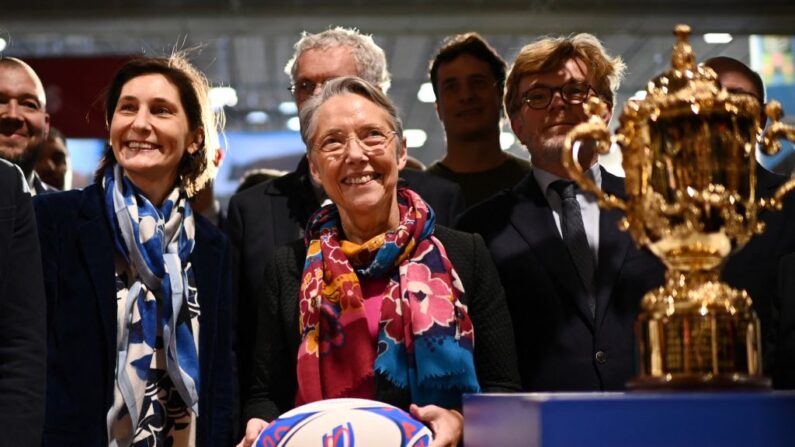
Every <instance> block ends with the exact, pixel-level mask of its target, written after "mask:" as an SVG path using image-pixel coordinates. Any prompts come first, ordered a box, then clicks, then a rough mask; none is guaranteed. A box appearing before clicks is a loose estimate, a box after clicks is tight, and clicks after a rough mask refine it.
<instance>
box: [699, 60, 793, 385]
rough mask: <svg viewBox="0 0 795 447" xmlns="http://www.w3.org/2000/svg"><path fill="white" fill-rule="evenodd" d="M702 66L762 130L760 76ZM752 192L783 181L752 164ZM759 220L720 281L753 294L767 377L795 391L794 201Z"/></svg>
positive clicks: (736, 64) (737, 64) (771, 190)
mask: <svg viewBox="0 0 795 447" xmlns="http://www.w3.org/2000/svg"><path fill="white" fill-rule="evenodd" d="M704 65H706V66H707V67H710V68H712V69H713V70H715V73H717V75H718V81H719V82H720V83H721V85H723V87H724V88H726V90H728V91H729V92H731V93H734V94H742V95H749V96H752V97H754V98H756V99H757V100H758V101H759V106H760V107H761V108H762V110H763V112H762V116H761V117H760V118H761V122H762V127H764V125H765V122H766V121H767V117H766V116H765V114H764V106H765V86H764V83H763V81H762V78H761V76H759V74H758V73H756V72H755V71H753V70H751V68H750V67H748V66H747V65H745V64H744V63H742V62H741V61H739V60H737V59H734V58H731V57H726V56H718V57H713V58H710V59H707V60H706V61H704ZM759 155H760V154H758V153H757V156H759ZM756 179H757V180H756V185H757V186H756V191H757V194H758V195H759V196H760V197H765V198H769V197H770V196H772V195H773V194H775V192H776V191H777V190H778V189H779V187H780V186H781V185H782V184H783V183H784V181H785V180H786V177H783V176H780V175H777V174H774V173H772V172H770V171H768V170H767V169H765V168H764V167H763V166H762V165H761V164H759V163H757V165H756ZM759 218H760V219H761V220H762V221H763V222H764V223H765V231H764V232H763V233H762V234H761V235H757V236H755V237H754V238H753V239H751V241H750V242H748V244H747V245H746V246H745V247H743V248H742V249H741V250H740V251H739V252H737V253H736V254H735V255H734V256H732V257H731V258H729V260H728V261H727V262H726V266H725V267H724V268H723V272H722V274H721V279H722V280H724V281H726V282H727V283H728V284H729V285H731V286H732V287H735V288H738V289H743V290H745V291H747V292H748V293H749V294H750V295H751V299H752V300H753V303H754V310H755V311H756V314H757V316H758V317H759V322H760V324H761V326H762V334H763V340H764V344H763V347H764V356H763V360H764V365H765V373H766V374H768V375H771V376H772V378H773V385H774V386H775V387H776V388H795V299H793V297H795V288H793V284H795V281H793V279H792V278H793V277H795V275H794V273H795V264H794V263H793V262H795V227H793V226H792V225H793V222H795V196H793V195H792V193H790V194H789V195H787V196H785V198H784V209H783V210H781V211H767V210H763V211H762V212H761V213H760V214H759Z"/></svg>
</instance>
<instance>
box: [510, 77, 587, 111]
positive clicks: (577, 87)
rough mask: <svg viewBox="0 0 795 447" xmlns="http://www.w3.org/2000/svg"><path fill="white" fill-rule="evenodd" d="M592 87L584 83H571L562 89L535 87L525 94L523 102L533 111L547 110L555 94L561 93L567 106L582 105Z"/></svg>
mask: <svg viewBox="0 0 795 447" xmlns="http://www.w3.org/2000/svg"><path fill="white" fill-rule="evenodd" d="M591 90H592V89H591V86H590V85H588V84H586V83H584V82H569V83H568V84H563V85H562V86H560V87H533V88H531V89H530V90H528V91H526V92H524V94H523V95H522V102H524V103H525V104H527V105H528V106H529V107H530V108H531V109H536V110H540V109H546V108H547V107H548V106H549V104H550V103H551V102H552V97H553V96H554V95H555V92H560V97H561V98H562V99H563V101H564V102H565V103H566V104H570V105H575V104H582V103H583V102H585V100H586V99H588V96H589V95H590V93H591Z"/></svg>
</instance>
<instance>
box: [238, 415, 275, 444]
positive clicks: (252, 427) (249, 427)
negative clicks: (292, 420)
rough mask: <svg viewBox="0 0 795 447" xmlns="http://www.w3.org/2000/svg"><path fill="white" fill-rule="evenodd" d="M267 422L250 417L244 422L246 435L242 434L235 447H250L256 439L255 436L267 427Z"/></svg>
mask: <svg viewBox="0 0 795 447" xmlns="http://www.w3.org/2000/svg"><path fill="white" fill-rule="evenodd" d="M268 425H269V424H268V422H266V421H265V420H262V419H258V418H251V419H249V420H248V422H247V423H246V435H245V436H243V439H242V440H241V441H240V442H239V443H238V444H237V447H251V446H252V445H253V444H254V441H256V440H257V436H259V434H260V433H261V432H262V430H265V428H267V427H268Z"/></svg>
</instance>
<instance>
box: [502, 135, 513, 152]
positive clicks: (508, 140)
mask: <svg viewBox="0 0 795 447" xmlns="http://www.w3.org/2000/svg"><path fill="white" fill-rule="evenodd" d="M515 142H516V137H515V136H513V133H511V132H500V148H502V150H504V151H507V150H508V149H510V148H511V146H513V143H515Z"/></svg>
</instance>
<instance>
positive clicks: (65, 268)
mask: <svg viewBox="0 0 795 447" xmlns="http://www.w3.org/2000/svg"><path fill="white" fill-rule="evenodd" d="M34 204H35V208H36V214H37V217H38V222H39V237H40V238H41V246H42V258H43V259H44V281H45V288H46V291H47V310H48V318H47V327H48V331H47V347H48V357H47V360H48V363H47V415H46V421H45V424H44V445H53V446H63V445H80V446H105V445H107V442H108V434H107V422H106V420H105V417H106V415H107V412H108V409H109V408H110V407H111V405H112V403H113V390H114V386H115V377H114V375H115V368H116V357H117V355H116V285H115V267H114V251H115V247H114V243H113V240H112V238H111V230H110V225H109V223H108V221H107V218H106V217H105V211H104V209H105V204H104V194H103V192H102V189H101V188H100V187H98V186H97V185H91V186H89V187H87V188H86V189H85V190H82V191H69V192H63V193H53V194H45V195H41V196H36V199H35V201H34ZM195 218H196V238H195V240H196V246H195V247H194V249H193V253H192V254H191V263H192V265H193V268H194V269H195V277H196V288H197V289H198V291H199V294H198V299H199V305H200V308H201V315H200V316H199V325H200V328H201V329H200V331H199V364H200V367H199V368H200V371H199V374H200V377H199V380H200V382H201V385H200V390H199V418H198V426H197V433H196V444H197V445H199V446H219V447H220V446H223V447H226V446H229V445H231V442H232V433H231V430H232V408H233V405H234V375H233V374H232V363H233V357H232V340H231V337H232V328H231V325H230V323H231V299H230V296H231V284H230V279H229V278H230V276H229V270H228V267H227V266H228V262H229V255H228V251H229V248H228V242H227V240H226V238H225V237H224V235H223V234H222V233H221V232H220V231H219V230H218V229H217V228H215V227H214V226H213V225H212V224H211V223H210V222H208V221H207V220H206V219H204V218H203V217H201V216H198V215H197V216H195Z"/></svg>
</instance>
